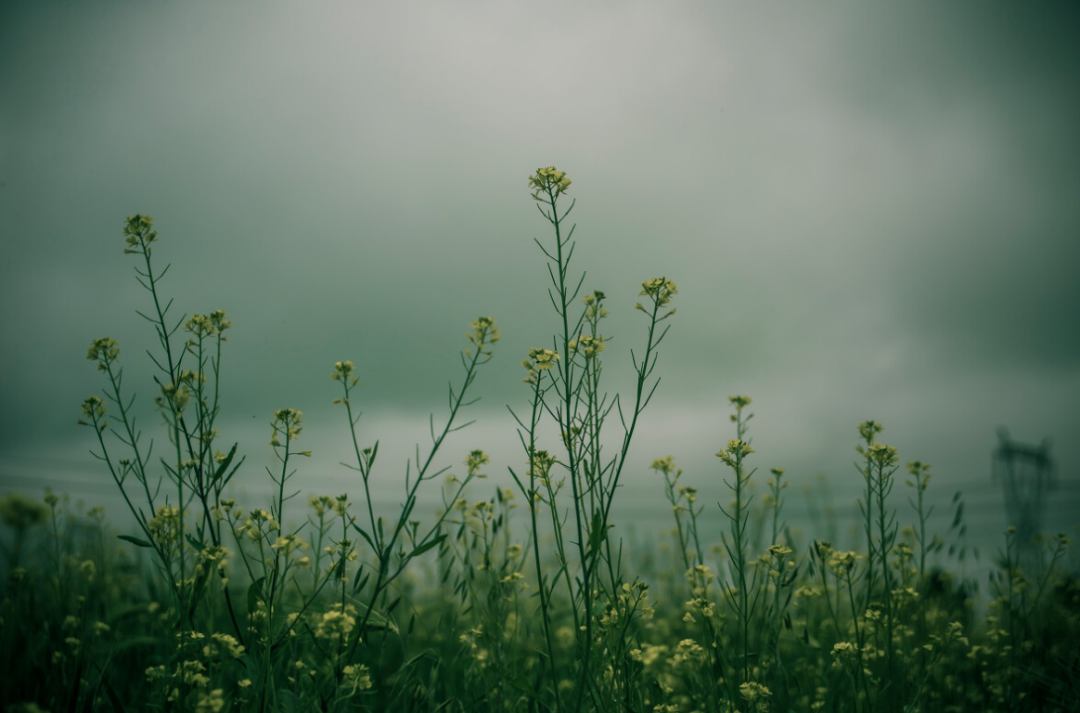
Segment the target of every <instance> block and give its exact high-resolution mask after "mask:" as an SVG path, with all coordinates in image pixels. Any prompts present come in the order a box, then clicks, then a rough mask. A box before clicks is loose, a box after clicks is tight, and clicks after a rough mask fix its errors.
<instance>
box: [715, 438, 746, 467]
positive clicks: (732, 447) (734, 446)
mask: <svg viewBox="0 0 1080 713" xmlns="http://www.w3.org/2000/svg"><path fill="white" fill-rule="evenodd" d="M755 452H756V451H755V450H754V449H753V448H751V447H750V444H749V443H747V442H746V441H743V440H740V439H738V438H732V439H731V440H730V441H728V444H727V448H725V449H724V450H722V451H720V452H719V453H717V454H716V457H717V458H719V459H720V460H722V461H724V463H726V464H727V465H729V466H731V467H733V468H734V467H735V465H736V464H737V463H738V462H741V461H742V459H743V458H745V457H746V456H748V455H750V454H751V453H755Z"/></svg>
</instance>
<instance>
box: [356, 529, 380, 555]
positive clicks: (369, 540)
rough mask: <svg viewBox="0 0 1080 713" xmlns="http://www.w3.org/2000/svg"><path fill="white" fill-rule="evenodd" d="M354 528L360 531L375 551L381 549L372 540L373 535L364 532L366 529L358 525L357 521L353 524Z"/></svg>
mask: <svg viewBox="0 0 1080 713" xmlns="http://www.w3.org/2000/svg"><path fill="white" fill-rule="evenodd" d="M352 526H353V529H354V530H356V531H357V532H359V533H360V536H361V537H363V538H364V541H365V542H367V543H368V545H370V546H371V549H372V550H374V551H375V552H378V551H379V548H378V547H376V546H375V543H374V542H372V541H371V536H370V535H368V534H367V533H366V532H364V529H363V528H362V527H360V526H359V525H357V524H356V523H355V522H354V523H353V524H352Z"/></svg>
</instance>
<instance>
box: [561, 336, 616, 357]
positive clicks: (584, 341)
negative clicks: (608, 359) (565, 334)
mask: <svg viewBox="0 0 1080 713" xmlns="http://www.w3.org/2000/svg"><path fill="white" fill-rule="evenodd" d="M567 346H569V347H570V353H571V354H576V353H577V351H578V349H580V350H581V351H582V352H583V353H584V354H585V358H586V359H592V358H593V357H595V356H596V355H597V354H599V353H600V352H602V351H604V350H605V349H606V348H607V347H605V346H604V338H603V337H596V338H595V339H594V338H593V337H590V336H589V335H587V334H583V335H582V336H580V337H578V338H577V339H571V340H570V343H569V344H568V345H567Z"/></svg>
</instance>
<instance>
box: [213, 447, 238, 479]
mask: <svg viewBox="0 0 1080 713" xmlns="http://www.w3.org/2000/svg"><path fill="white" fill-rule="evenodd" d="M237 445H239V444H237V443H234V444H233V447H232V449H231V450H230V451H229V455H227V456H225V460H223V461H221V465H219V466H218V469H217V470H216V471H214V476H213V480H218V479H220V478H221V476H222V475H224V474H225V471H226V470H227V469H228V467H229V464H230V463H232V459H233V456H235V455H236V446H237Z"/></svg>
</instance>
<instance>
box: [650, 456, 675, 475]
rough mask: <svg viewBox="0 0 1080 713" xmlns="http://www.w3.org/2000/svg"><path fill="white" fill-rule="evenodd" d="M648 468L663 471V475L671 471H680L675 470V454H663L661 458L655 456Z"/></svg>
mask: <svg viewBox="0 0 1080 713" xmlns="http://www.w3.org/2000/svg"><path fill="white" fill-rule="evenodd" d="M649 468H650V469H651V470H655V471H657V472H659V473H663V474H664V475H670V474H671V473H677V474H681V473H682V471H681V470H678V471H676V468H675V456H664V457H663V458H656V459H654V460H653V462H652V465H650V466H649Z"/></svg>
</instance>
